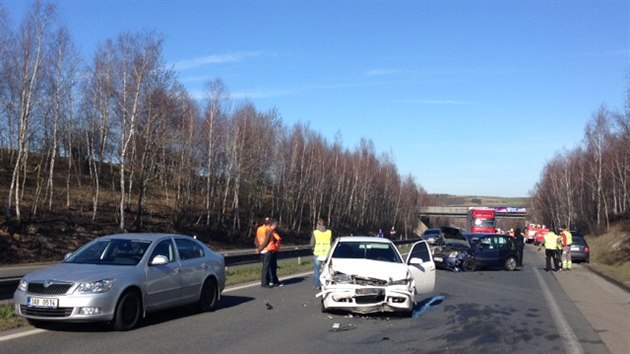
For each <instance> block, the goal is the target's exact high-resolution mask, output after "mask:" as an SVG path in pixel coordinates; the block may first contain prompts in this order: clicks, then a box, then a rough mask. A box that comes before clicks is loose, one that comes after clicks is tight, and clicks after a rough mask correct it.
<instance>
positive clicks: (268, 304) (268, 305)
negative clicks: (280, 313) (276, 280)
mask: <svg viewBox="0 0 630 354" xmlns="http://www.w3.org/2000/svg"><path fill="white" fill-rule="evenodd" d="M265 306H266V307H267V310H271V309H273V306H271V304H270V303H268V302H266V303H265Z"/></svg>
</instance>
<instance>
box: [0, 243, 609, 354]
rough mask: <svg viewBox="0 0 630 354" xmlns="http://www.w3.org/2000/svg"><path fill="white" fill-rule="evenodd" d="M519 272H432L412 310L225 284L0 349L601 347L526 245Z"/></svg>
mask: <svg viewBox="0 0 630 354" xmlns="http://www.w3.org/2000/svg"><path fill="white" fill-rule="evenodd" d="M525 262H526V264H525V267H524V268H523V270H522V271H517V272H505V271H502V270H496V271H480V272H475V273H454V272H447V271H438V274H437V284H436V288H435V291H434V293H432V294H429V295H428V296H425V297H423V298H422V301H421V303H420V304H419V306H418V307H417V308H416V310H415V311H414V317H412V318H403V317H396V316H391V315H374V316H357V315H353V316H348V315H346V314H326V313H322V312H321V311H320V307H319V301H318V300H317V299H316V298H315V296H314V294H315V293H314V291H313V290H312V289H311V283H310V279H308V277H304V276H302V277H296V278H292V279H288V280H286V281H285V283H286V285H285V286H283V287H279V288H274V289H261V288H260V287H259V286H251V287H240V288H232V289H229V290H228V291H226V292H225V293H224V296H223V298H222V300H221V302H220V306H219V308H218V309H217V310H216V311H215V312H212V313H204V314H197V313H195V312H194V311H193V310H192V309H191V308H180V309H177V310H173V311H167V312H160V313H157V314H153V315H151V316H149V318H148V319H147V320H145V323H144V325H143V326H142V327H140V328H138V329H136V330H133V331H129V332H111V331H109V330H108V329H107V327H105V326H102V325H63V326H54V327H51V328H48V329H33V328H32V327H29V328H25V329H19V330H14V331H8V332H3V333H0V352H2V353H42V352H45V353H49V352H54V353H85V352H91V353H92V352H94V353H98V352H103V353H123V352H124V353H193V352H194V353H198V352H212V353H296V352H300V353H330V352H338V353H350V352H352V353H393V352H399V353H438V352H439V353H445V352H446V353H448V352H454V353H462V352H463V353H507V352H515V353H580V352H584V353H608V350H607V348H606V346H605V345H604V343H603V342H602V341H601V339H600V336H599V335H598V333H597V332H596V331H595V330H593V328H592V326H591V324H590V323H589V322H588V321H587V320H586V319H585V318H584V317H583V315H582V313H581V312H580V310H579V309H578V307H577V306H576V305H575V304H574V302H573V301H572V300H571V298H570V297H569V296H568V295H567V294H566V293H565V291H564V290H563V288H562V287H561V285H560V282H559V281H558V280H557V279H556V275H555V274H552V273H546V272H544V271H543V270H542V268H543V262H542V260H541V258H540V257H539V256H538V255H537V254H536V253H535V251H534V250H533V249H532V248H528V249H527V253H526V255H525Z"/></svg>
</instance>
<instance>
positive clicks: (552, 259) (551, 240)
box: [538, 230, 558, 272]
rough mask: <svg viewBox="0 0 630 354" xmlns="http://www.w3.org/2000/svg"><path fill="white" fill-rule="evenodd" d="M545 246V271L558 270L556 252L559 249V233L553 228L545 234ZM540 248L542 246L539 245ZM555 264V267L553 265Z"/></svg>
mask: <svg viewBox="0 0 630 354" xmlns="http://www.w3.org/2000/svg"><path fill="white" fill-rule="evenodd" d="M543 243H544V246H545V262H546V263H545V265H546V267H545V271H547V272H550V271H552V270H553V271H555V272H557V271H558V262H557V261H556V252H557V249H558V235H556V233H555V232H553V230H549V232H548V233H547V234H546V235H545V239H544V240H543ZM541 246H542V245H541ZM538 250H540V246H539V247H538ZM552 264H553V268H552V267H551V266H552Z"/></svg>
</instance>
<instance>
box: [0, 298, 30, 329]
mask: <svg viewBox="0 0 630 354" xmlns="http://www.w3.org/2000/svg"><path fill="white" fill-rule="evenodd" d="M27 324H28V322H27V321H26V319H24V318H22V317H18V316H16V315H15V312H14V311H13V303H10V304H1V305H0V331H5V330H7V329H11V328H18V327H22V326H25V325H27Z"/></svg>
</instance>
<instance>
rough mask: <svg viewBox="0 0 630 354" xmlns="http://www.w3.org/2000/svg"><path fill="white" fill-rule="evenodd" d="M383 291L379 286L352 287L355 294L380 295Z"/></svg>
mask: <svg viewBox="0 0 630 354" xmlns="http://www.w3.org/2000/svg"><path fill="white" fill-rule="evenodd" d="M382 293H383V289H379V288H359V289H354V294H355V295H358V296H360V295H381V294H382Z"/></svg>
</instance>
